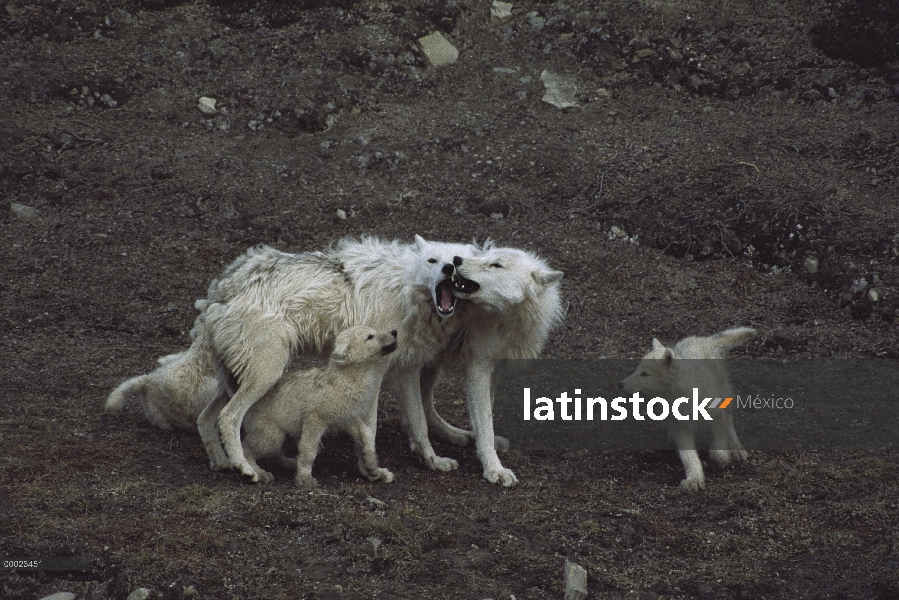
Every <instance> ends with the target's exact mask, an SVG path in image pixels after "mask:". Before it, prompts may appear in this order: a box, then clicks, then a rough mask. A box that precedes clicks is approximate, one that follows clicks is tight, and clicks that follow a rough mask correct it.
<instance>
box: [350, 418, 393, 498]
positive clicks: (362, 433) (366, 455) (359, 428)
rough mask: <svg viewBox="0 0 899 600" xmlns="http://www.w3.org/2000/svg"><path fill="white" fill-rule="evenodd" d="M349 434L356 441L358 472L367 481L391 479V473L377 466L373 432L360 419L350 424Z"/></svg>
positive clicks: (387, 480)
mask: <svg viewBox="0 0 899 600" xmlns="http://www.w3.org/2000/svg"><path fill="white" fill-rule="evenodd" d="M349 429H350V435H352V436H353V440H355V442H356V454H358V456H359V472H360V473H362V474H363V475H364V476H365V477H366V478H367V479H368V480H369V481H383V482H384V483H390V482H392V481H393V479H394V477H393V473H391V472H390V471H389V470H387V469H384V468H381V467H379V466H378V455H377V453H376V452H375V432H374V431H373V430H371V429H369V427H368V425H366V424H365V423H364V422H362V421H357V422H355V423H353V424H352V425H351V426H350V428H349Z"/></svg>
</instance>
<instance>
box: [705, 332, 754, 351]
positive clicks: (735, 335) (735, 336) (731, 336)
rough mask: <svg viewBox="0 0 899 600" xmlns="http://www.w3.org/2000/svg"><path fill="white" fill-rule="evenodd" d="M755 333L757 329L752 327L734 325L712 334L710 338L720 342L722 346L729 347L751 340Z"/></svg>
mask: <svg viewBox="0 0 899 600" xmlns="http://www.w3.org/2000/svg"><path fill="white" fill-rule="evenodd" d="M756 333H758V331H756V330H755V329H753V328H752V327H735V328H734V329H727V330H725V331H720V332H718V333H716V334H715V335H713V336H712V339H714V340H715V341H716V342H717V343H718V344H720V346H721V347H722V348H728V349H730V348H734V347H736V346H739V345H740V344H742V343H744V342H746V341H748V340H751V339H752V338H754V337H755V334H756Z"/></svg>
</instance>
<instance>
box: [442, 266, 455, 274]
mask: <svg viewBox="0 0 899 600" xmlns="http://www.w3.org/2000/svg"><path fill="white" fill-rule="evenodd" d="M440 271H441V272H442V273H443V274H444V275H452V274H453V271H455V267H453V265H451V264H449V263H446V264H445V265H443V268H442V269H440Z"/></svg>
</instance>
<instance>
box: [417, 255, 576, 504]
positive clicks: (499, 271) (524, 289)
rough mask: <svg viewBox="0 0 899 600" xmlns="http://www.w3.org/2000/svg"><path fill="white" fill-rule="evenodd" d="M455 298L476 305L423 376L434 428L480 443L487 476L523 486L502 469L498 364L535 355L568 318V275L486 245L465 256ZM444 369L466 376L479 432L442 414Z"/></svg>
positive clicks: (471, 412) (462, 317)
mask: <svg viewBox="0 0 899 600" xmlns="http://www.w3.org/2000/svg"><path fill="white" fill-rule="evenodd" d="M455 266H456V275H455V277H454V278H453V281H454V287H453V293H454V294H455V295H456V296H457V297H459V298H463V299H466V300H468V301H470V302H471V303H472V304H473V306H465V307H464V310H463V311H461V312H460V315H459V317H460V320H461V321H462V322H463V326H462V327H461V328H460V329H459V330H458V332H457V334H456V335H455V336H454V339H453V341H452V343H451V344H450V345H449V346H448V347H447V349H446V350H445V351H444V352H443V353H441V355H440V356H439V357H438V359H437V361H435V362H434V363H432V364H431V365H429V366H428V367H427V368H426V369H425V371H424V373H423V376H422V388H423V392H422V393H423V398H424V402H425V411H426V415H427V418H428V423H429V425H430V426H431V427H432V428H434V429H435V430H436V431H437V432H438V433H439V434H440V435H442V436H443V437H446V438H447V439H449V440H450V441H453V442H455V443H459V444H464V443H466V442H467V441H469V440H470V439H474V441H475V447H476V448H477V453H478V457H479V458H480V459H481V465H482V466H483V467H484V477H485V478H486V479H487V480H488V481H490V482H491V483H496V482H499V483H501V484H502V485H504V486H506V487H511V486H514V485H515V484H517V483H518V479H517V478H516V477H515V474H514V473H513V472H512V471H511V470H509V469H507V468H505V467H503V466H502V464H501V463H500V460H499V456H497V454H496V446H497V445H500V446H502V445H503V444H504V443H507V442H505V440H503V439H502V438H497V439H496V443H495V441H494V440H495V438H494V433H493V394H494V387H495V386H494V383H495V382H494V370H493V366H494V365H493V363H494V361H496V360H499V359H519V358H535V357H536V356H537V355H538V354H539V353H540V351H541V350H542V349H543V346H544V345H545V344H546V340H547V338H548V337H549V334H550V332H551V331H552V330H553V329H554V328H555V327H556V326H557V325H558V324H559V322H560V321H561V319H562V307H561V300H560V297H559V281H560V280H561V279H562V275H563V274H562V272H561V271H555V270H552V269H550V268H549V267H548V266H547V264H546V263H545V262H544V261H543V260H541V259H539V258H538V257H536V256H534V255H533V254H530V253H528V252H525V251H523V250H518V249H514V248H496V247H493V246H486V247H485V248H484V249H483V250H482V252H480V253H478V254H477V255H475V256H471V257H469V258H461V257H457V260H456V261H455ZM441 367H450V368H457V369H462V370H463V371H464V374H465V382H466V399H467V404H468V415H469V418H470V419H471V425H472V429H473V431H471V432H468V431H464V430H461V429H457V428H455V427H453V426H451V425H449V424H448V423H447V422H446V421H444V420H443V419H442V418H441V417H440V415H438V414H437V412H436V411H435V410H434V403H433V387H434V382H435V381H436V378H437V374H438V373H439V370H440V368H441Z"/></svg>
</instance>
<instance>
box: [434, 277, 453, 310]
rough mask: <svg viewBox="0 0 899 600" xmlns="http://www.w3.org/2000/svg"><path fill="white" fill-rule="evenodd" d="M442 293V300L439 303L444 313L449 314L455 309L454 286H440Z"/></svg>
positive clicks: (439, 299)
mask: <svg viewBox="0 0 899 600" xmlns="http://www.w3.org/2000/svg"><path fill="white" fill-rule="evenodd" d="M437 290H438V291H439V292H440V298H438V301H439V302H440V310H442V311H443V312H449V311H451V310H452V309H453V288H452V285H449V284H447V285H444V284H442V283H441V284H440V286H439V287H438V288H437Z"/></svg>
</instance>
